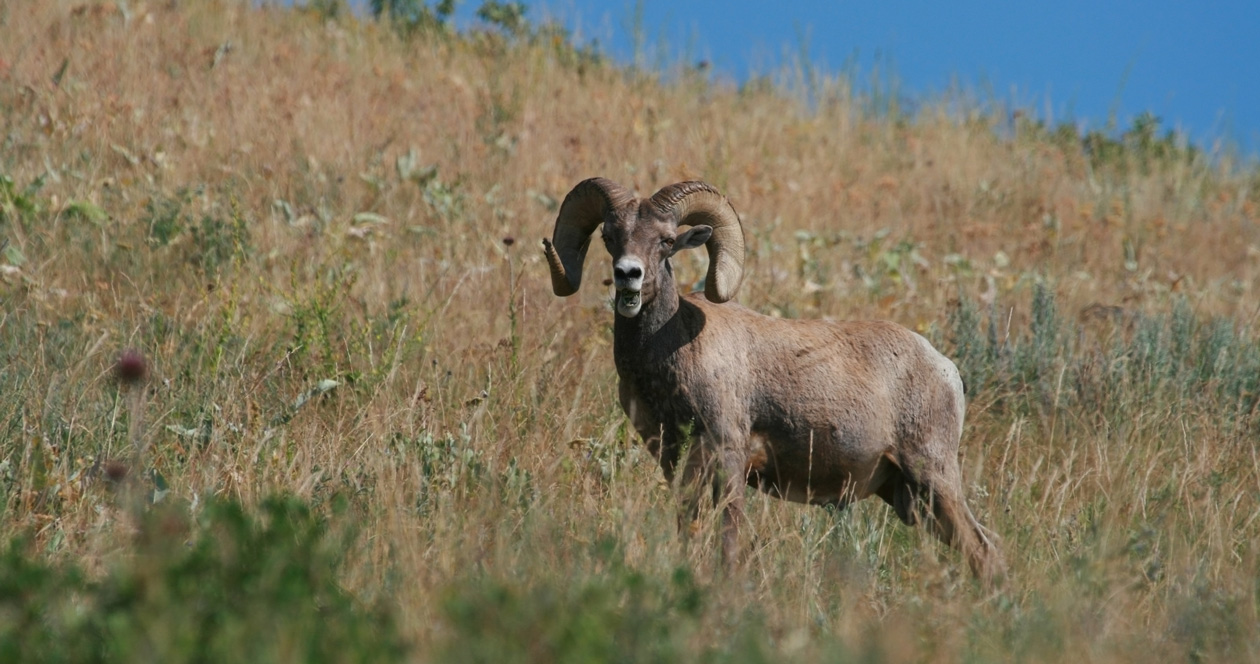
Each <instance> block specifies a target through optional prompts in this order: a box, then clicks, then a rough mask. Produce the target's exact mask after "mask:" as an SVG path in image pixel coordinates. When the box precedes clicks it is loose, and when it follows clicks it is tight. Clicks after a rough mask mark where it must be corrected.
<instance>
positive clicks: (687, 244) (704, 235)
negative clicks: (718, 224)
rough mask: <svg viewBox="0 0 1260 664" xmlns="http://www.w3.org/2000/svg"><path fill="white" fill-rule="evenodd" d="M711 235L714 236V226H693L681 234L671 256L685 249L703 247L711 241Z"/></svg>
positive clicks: (670, 253)
mask: <svg viewBox="0 0 1260 664" xmlns="http://www.w3.org/2000/svg"><path fill="white" fill-rule="evenodd" d="M710 235H713V227H712V226H705V225H704V224H697V225H695V226H692V227H691V228H688V229H687V230H686V231H684V232H682V233H680V234H679V235H678V237H677V238H675V239H674V248H673V249H672V250H670V252H669V255H670V256H673V255H674V254H676V253H678V252H680V251H683V250H685V249H695V248H696V247H703V246H704V243H705V242H708V241H709V236H710Z"/></svg>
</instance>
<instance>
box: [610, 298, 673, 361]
mask: <svg viewBox="0 0 1260 664" xmlns="http://www.w3.org/2000/svg"><path fill="white" fill-rule="evenodd" d="M678 313H679V299H678V289H677V287H676V286H675V285H674V280H673V279H669V278H667V279H661V281H660V282H659V283H658V284H657V288H656V296H655V297H654V298H652V301H651V302H646V303H644V305H643V308H642V309H640V310H639V315H638V316H635V317H633V318H626V317H625V316H622V315H620V314H617V315H616V317H617V319H616V321H615V322H614V323H613V355H614V356H615V358H616V360H617V369H618V371H619V372H621V373H622V375H623V376H624V375H625V373H626V372H625V371H624V370H623V369H626V368H629V367H630V366H631V364H635V365H641V364H642V363H643V362H648V361H659V360H661V359H663V357H662V356H660V354H659V353H657V352H656V349H661V350H663V349H664V347H665V346H668V345H669V344H667V343H664V342H663V341H662V337H666V336H669V335H671V334H676V332H673V331H671V328H673V327H675V326H676V325H678V323H679V321H678Z"/></svg>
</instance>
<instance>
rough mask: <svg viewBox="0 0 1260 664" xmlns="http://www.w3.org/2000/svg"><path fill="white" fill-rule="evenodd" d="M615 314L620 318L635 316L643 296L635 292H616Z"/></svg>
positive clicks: (627, 290)
mask: <svg viewBox="0 0 1260 664" xmlns="http://www.w3.org/2000/svg"><path fill="white" fill-rule="evenodd" d="M616 301H617V313H619V314H621V315H622V316H626V317H630V316H636V315H638V313H639V307H640V306H641V305H642V304H643V296H642V293H640V292H639V291H637V290H629V289H626V290H618V291H617V300H616Z"/></svg>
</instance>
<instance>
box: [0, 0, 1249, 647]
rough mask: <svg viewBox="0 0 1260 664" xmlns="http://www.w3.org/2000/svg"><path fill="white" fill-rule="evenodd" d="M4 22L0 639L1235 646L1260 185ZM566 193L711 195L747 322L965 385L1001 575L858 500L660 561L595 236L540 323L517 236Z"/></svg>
mask: <svg viewBox="0 0 1260 664" xmlns="http://www.w3.org/2000/svg"><path fill="white" fill-rule="evenodd" d="M0 36H3V38H0V141H2V143H0V243H4V248H3V249H2V250H0V350H2V351H3V353H4V355H5V359H4V362H3V363H0V395H3V396H0V431H2V432H3V433H2V434H0V504H3V505H4V511H3V517H0V535H3V536H4V538H5V540H6V541H9V540H12V541H14V542H18V544H14V545H12V546H8V545H6V550H7V551H8V553H7V554H5V555H6V557H5V558H4V559H3V561H0V591H3V590H6V589H7V590H8V591H10V592H8V593H5V592H0V624H3V623H7V624H8V625H11V627H6V626H0V654H3V653H15V654H17V655H23V656H27V657H33V656H34V654H35V653H37V652H42V653H43V654H44V655H45V656H46V657H47V658H49V659H55V658H56V655H55V653H59V652H60V653H62V654H64V655H65V656H67V657H69V658H71V659H77V660H78V661H87V660H88V659H90V658H91V657H104V658H106V659H108V658H111V657H112V658H113V659H121V660H124V661H137V660H138V659H155V660H162V661H171V659H172V658H177V657H188V658H192V657H193V656H194V655H192V654H190V653H194V652H213V653H216V657H217V658H228V659H241V660H249V661H259V660H284V661H289V660H292V659H306V658H307V655H308V654H309V653H312V652H314V653H323V654H322V655H320V658H325V659H335V660H337V661H342V660H346V659H356V658H363V659H368V660H372V661H382V660H383V659H386V658H387V657H388V656H391V655H397V654H400V653H402V655H401V656H402V657H403V658H404V659H410V660H416V661H429V660H436V661H447V660H461V661H462V660H468V661H502V660H503V659H504V658H511V659H515V660H526V661H540V662H543V661H548V662H549V661H559V660H582V661H587V660H605V659H610V658H611V657H612V656H613V655H614V654H615V655H617V656H618V657H619V658H621V659H624V660H626V661H659V660H660V659H696V658H698V657H701V656H707V657H711V658H713V659H717V660H723V661H726V660H735V661H745V660H748V661H761V660H800V661H818V660H832V659H835V660H841V661H847V660H848V659H857V658H863V659H873V660H884V659H888V660H906V659H928V660H964V659H965V660H976V659H985V660H998V661H1009V660H1013V659H1027V660H1054V661H1059V660H1071V659H1076V660H1081V659H1089V660H1093V661H1146V660H1147V659H1148V658H1149V653H1151V652H1160V653H1166V656H1167V658H1168V659H1174V658H1178V659H1179V658H1182V657H1185V658H1189V659H1193V660H1196V661H1200V660H1209V659H1215V660H1239V661H1242V660H1247V659H1255V658H1256V657H1258V656H1260V630H1257V628H1256V625H1257V624H1260V615H1258V613H1260V606H1258V605H1257V598H1260V585H1257V584H1258V582H1257V578H1260V577H1258V575H1257V571H1258V569H1260V567H1258V565H1260V558H1258V554H1260V545H1258V544H1257V543H1258V542H1260V522H1258V520H1257V518H1256V517H1257V516H1258V515H1260V500H1258V498H1260V491H1258V489H1260V487H1258V484H1260V465H1257V461H1256V455H1255V441H1256V440H1257V438H1256V436H1257V433H1258V432H1260V413H1258V412H1257V410H1258V409H1260V345H1258V344H1257V337H1258V336H1260V331H1257V329H1256V321H1257V315H1258V312H1260V226H1258V224H1257V222H1258V220H1260V174H1258V173H1257V172H1256V171H1255V170H1254V168H1250V169H1249V168H1247V167H1244V166H1242V165H1239V164H1234V163H1231V162H1230V160H1229V159H1228V158H1227V157H1223V156H1219V155H1206V154H1203V153H1201V152H1200V151H1198V150H1196V149H1193V148H1191V147H1188V146H1186V145H1185V144H1184V143H1182V142H1181V141H1180V140H1179V139H1177V137H1175V136H1166V135H1164V134H1163V133H1162V131H1161V130H1160V129H1159V128H1158V126H1157V125H1156V124H1154V123H1153V122H1151V121H1150V119H1149V118H1143V119H1142V120H1140V121H1139V122H1138V123H1136V124H1135V125H1134V126H1133V127H1132V128H1131V129H1129V130H1127V131H1126V132H1123V133H1122V134H1117V135H1115V136H1102V135H1098V134H1094V135H1090V136H1079V135H1078V134H1077V133H1076V132H1075V131H1074V130H1071V129H1063V128H1056V127H1044V126H1042V125H1041V124H1040V123H1038V122H1037V121H1035V120H1033V119H1030V118H1029V117H1028V116H1026V115H1024V114H1023V113H1021V112H1019V110H1018V109H993V108H992V107H991V105H989V104H981V103H978V102H975V101H971V100H965V99H942V100H939V101H935V102H931V103H926V104H924V108H923V109H921V110H920V111H918V112H916V113H915V114H914V115H913V116H905V115H901V114H899V113H898V112H897V111H896V109H895V108H888V107H887V106H883V107H881V106H880V105H879V104H877V103H875V102H874V101H873V100H872V99H870V98H867V97H864V96H862V95H860V94H857V93H854V92H853V91H852V90H853V88H852V87H851V86H850V85H849V82H848V81H846V80H845V79H843V78H834V79H832V78H826V77H817V76H812V75H809V76H807V75H805V74H803V73H800V72H792V71H786V72H783V73H782V76H780V77H779V78H778V79H776V80H769V79H767V80H756V81H752V82H749V83H747V84H744V85H740V86H735V85H732V84H728V83H722V82H720V81H714V80H711V79H710V78H709V77H708V76H707V75H706V74H705V73H703V72H699V71H692V70H687V69H679V70H677V71H671V72H641V71H633V70H628V69H625V68H623V67H619V66H616V65H614V64H612V63H609V62H606V61H604V60H602V59H601V58H599V57H598V55H597V54H593V53H591V52H588V51H586V50H583V49H578V48H574V47H573V45H572V44H571V42H570V41H569V40H568V38H567V36H566V35H564V34H563V33H562V32H560V31H557V30H555V29H553V28H547V27H545V26H544V27H539V26H523V27H520V28H519V29H517V30H515V31H512V30H505V29H497V30H487V31H483V32H473V33H469V34H463V35H460V34H453V33H452V32H451V31H449V30H447V29H444V28H441V27H440V26H428V27H424V26H420V27H418V28H417V29H416V30H413V31H410V32H408V31H404V30H398V29H394V27H392V26H391V25H390V24H389V23H388V22H384V23H378V22H374V21H362V20H358V19H355V18H354V17H352V16H347V15H344V14H342V15H334V16H330V15H328V14H323V13H320V12H319V11H314V10H291V9H282V8H274V7H273V8H257V7H255V6H254V5H253V3H251V2H246V1H240V2H237V1H233V0H207V1H205V2H196V3H174V2H148V3H117V4H115V3H93V2H89V3H79V2H65V1H60V0H54V1H50V2H8V3H4V4H2V5H0ZM593 175H603V176H606V177H609V178H611V179H614V180H617V181H619V182H622V183H624V184H626V185H627V186H630V187H632V188H634V189H636V190H637V191H638V192H640V193H644V194H647V193H651V192H653V191H655V190H656V189H657V188H659V187H660V186H662V185H665V184H668V183H671V182H675V181H678V180H683V179H693V178H698V179H704V180H707V181H709V182H711V183H713V184H714V185H716V186H717V187H718V188H720V189H721V190H722V191H723V192H725V193H726V194H727V195H728V196H729V197H730V199H731V200H732V202H733V204H734V206H735V207H736V209H737V210H738V211H739V212H740V214H741V216H742V218H743V223H744V226H745V234H746V237H747V239H748V256H747V259H746V261H747V262H746V266H747V274H746V277H745V281H744V286H743V288H742V290H741V292H740V294H739V296H738V300H739V301H740V302H742V303H743V304H745V305H746V306H748V307H751V308H753V309H756V310H758V311H762V312H764V313H769V314H772V315H778V316H784V317H810V318H822V317H829V318H837V319H839V318H886V319H890V320H894V321H896V322H899V323H901V324H904V325H906V326H908V327H911V328H913V329H916V330H918V331H920V332H922V333H924V334H925V335H927V336H928V337H929V338H930V339H932V340H933V341H934V342H936V343H937V345H938V347H940V348H941V349H942V351H943V352H945V353H946V354H947V355H950V356H951V357H952V358H954V359H955V361H956V362H957V363H958V364H959V366H960V369H961V370H962V371H963V373H964V376H965V377H966V379H967V382H968V384H969V386H970V388H971V393H970V394H969V398H970V400H971V402H970V406H969V415H968V417H969V419H968V425H967V429H966V432H965V434H964V441H963V450H964V451H963V454H964V472H965V473H966V476H967V481H968V483H969V488H970V492H971V495H969V497H968V500H969V502H970V503H971V505H972V507H973V509H975V510H976V511H977V512H978V516H979V517H980V518H981V520H982V521H983V522H985V523H986V524H987V525H989V526H990V527H991V528H993V529H994V530H995V531H997V532H998V533H999V534H1000V535H1001V536H1002V538H1003V547H1004V549H1005V551H1006V553H1007V557H1008V562H1009V563H1010V566H1011V573H1012V575H1011V579H1010V581H1009V582H1008V584H1007V586H1006V587H1005V588H1004V589H1002V590H1001V591H997V592H993V593H986V592H984V591H983V590H982V589H980V588H979V587H977V586H976V585H975V584H974V583H973V582H972V581H971V580H970V579H969V578H968V576H967V574H966V569H965V565H964V564H963V563H962V562H961V561H960V560H959V559H958V558H957V557H956V556H955V555H954V554H953V553H952V552H949V551H947V550H945V549H942V548H941V547H939V546H938V545H937V544H936V543H935V542H934V541H933V540H931V538H929V537H928V536H926V535H924V534H923V533H922V532H921V531H919V530H911V529H909V528H906V527H904V526H902V525H901V524H900V523H899V522H898V521H897V519H896V517H895V515H894V514H893V513H892V512H891V510H889V509H887V508H886V507H885V506H884V505H883V504H880V503H877V502H876V501H867V502H865V503H862V504H860V505H857V506H855V507H853V508H850V510H848V511H847V512H843V513H835V512H831V511H826V510H822V509H816V508H812V509H811V508H805V507H801V506H797V505H789V504H785V503H781V502H776V501H773V500H771V499H768V498H765V497H762V496H754V495H752V494H750V495H749V513H750V519H749V521H750V526H751V528H750V532H749V533H746V535H745V540H746V544H747V546H748V550H749V552H750V553H749V559H748V561H747V563H746V564H745V567H744V569H743V570H742V573H741V574H740V576H739V577H738V578H724V577H723V575H722V574H721V572H720V571H719V570H718V569H717V565H716V560H715V559H714V558H713V556H712V555H711V553H712V550H713V547H712V546H711V545H712V544H713V542H714V541H715V540H714V532H715V530H714V528H712V527H708V528H701V529H700V532H699V534H698V535H697V538H698V540H699V541H698V542H697V543H696V544H695V545H693V546H690V547H688V546H687V545H685V544H684V542H683V541H682V540H680V538H679V537H678V535H677V533H676V528H675V523H674V507H673V506H674V498H673V496H672V495H671V492H670V487H669V486H667V485H666V484H665V483H664V482H663V481H662V480H661V479H660V471H659V469H657V468H656V467H655V463H654V461H653V460H652V459H651V458H650V457H649V456H648V454H647V453H646V451H644V450H642V449H641V448H640V447H639V446H638V444H637V442H636V441H635V439H634V437H633V435H632V433H631V432H630V429H629V427H628V426H627V422H626V420H625V417H624V415H623V414H622V413H621V411H620V408H619V407H618V406H617V399H616V374H615V370H614V368H613V363H612V351H611V345H610V342H611V321H612V316H613V314H612V312H611V310H610V309H609V307H608V305H607V297H608V293H607V292H606V289H603V288H602V287H600V286H599V284H598V281H597V278H598V275H600V274H601V273H602V272H601V271H602V270H605V269H607V268H606V266H605V264H604V263H602V262H600V263H597V260H598V261H602V260H603V256H602V252H598V251H596V252H592V254H595V255H596V257H593V258H590V259H589V262H588V273H589V274H590V275H594V276H592V277H588V283H587V285H586V288H584V289H582V292H581V293H580V294H579V295H578V296H575V297H572V298H568V299H565V300H561V299H558V298H555V297H554V296H553V295H552V294H551V291H550V287H549V280H548V277H547V274H546V266H545V264H544V263H543V261H542V256H541V251H540V250H539V241H540V239H541V238H542V237H545V236H550V233H551V227H552V224H553V223H554V220H555V213H556V208H557V205H558V201H560V200H562V199H563V197H564V195H565V194H566V193H567V192H568V191H569V189H570V188H571V187H572V186H573V185H574V184H576V183H577V182H578V181H580V180H581V179H584V178H586V177H590V176H593ZM680 258H681V260H680V261H678V265H677V269H678V274H679V278H680V280H681V281H682V282H683V283H687V284H694V283H696V281H697V280H698V279H700V278H701V277H702V276H703V274H704V272H703V270H704V267H705V258H704V255H703V252H689V253H688V254H680ZM124 349H135V350H136V351H138V353H139V354H140V355H141V356H142V357H143V358H144V372H143V373H145V376H144V377H143V378H142V379H140V380H139V381H137V382H132V383H129V382H128V378H127V376H126V375H123V376H121V377H120V376H119V373H118V370H117V368H116V367H115V362H116V360H117V358H119V356H120V353H122V352H123V350H124ZM133 360H134V358H133ZM124 373H125V372H124ZM137 449H139V450H142V452H141V453H139V454H137V452H136V450H137ZM138 466H139V467H138ZM142 494H143V495H142ZM275 496H285V497H286V498H283V499H273V498H272V497H275ZM132 498H134V500H132ZM154 500H156V501H157V502H156V504H154ZM295 515H296V516H295ZM286 519H288V521H286ZM710 521H712V519H710ZM290 522H292V523H293V524H296V525H293V526H291V527H290V526H283V527H282V525H283V524H285V523H290ZM277 524H281V525H277ZM709 525H710V526H711V525H712V524H711V523H710V524H709ZM285 528H290V529H289V530H286V529H285ZM304 529H305V530H304ZM238 540H239V542H240V544H239V546H237V545H234V544H232V542H237V541H238ZM185 544H187V545H186V546H185ZM190 552H191V553H190ZM189 556H192V557H191V558H190V557H189ZM250 564H255V565H256V567H249V565H250ZM301 564H306V565H307V566H306V567H300V565H301ZM291 565H299V567H298V568H295V569H296V571H294V569H291V568H290V567H289V566H291ZM40 570H42V571H40ZM251 570H252V571H251ZM41 575H43V576H41ZM59 575H60V576H59ZM293 579H300V580H301V581H293ZM24 584H25V585H24ZM41 584H42V585H41ZM234 584H237V585H234ZM294 584H296V585H294ZM238 586H239V587H238ZM206 587H213V588H217V589H221V590H212V591H207V590H205V588H206ZM19 589H22V590H20V592H19ZM273 591H274V592H273ZM206 592H210V593H211V594H210V595H206V594H204V593H206ZM216 593H217V594H216ZM304 593H305V594H304ZM6 594H7V595H8V598H6V597H5V595H6ZM120 598H121V599H120ZM76 602H78V604H75V603H76ZM76 606H77V607H78V608H75V607H76ZM316 606H318V607H319V608H318V609H316V608H313V607H316ZM111 612H112V613H111ZM232 616H235V617H232ZM19 617H23V618H22V619H21V620H19V619H18V618H19ZM330 624H338V625H345V627H344V628H339V629H331V628H329V627H327V626H328V625H330ZM360 628H361V630H360ZM216 630H217V631H216ZM251 630H252V631H251ZM356 630H360V631H356ZM34 635H39V636H38V638H36V636H34ZM395 636H396V637H397V638H396V640H395ZM321 639H322V640H321ZM98 643H104V644H113V645H108V646H101V647H100V648H96V646H95V645H94V644H98ZM396 643H397V644H398V648H399V649H401V650H399V649H394V645H395V644H396ZM22 644H26V645H22ZM36 644H43V645H42V646H37V645H36ZM76 644H77V645H76ZM250 644H254V645H250ZM37 647H38V648H43V650H30V649H33V648H37ZM76 647H82V648H87V649H88V650H87V651H83V652H78V651H73V650H68V649H72V648H76ZM23 648H27V649H28V650H23ZM59 648H60V649H62V650H58V649H59ZM372 648H381V649H383V650H381V651H377V650H373V649H372ZM304 649H307V650H304ZM86 652H90V653H91V655H90V657H89V655H88V654H84V653H86ZM76 653H77V654H76ZM102 653H106V654H102ZM141 653H147V655H142V654H141ZM311 656H312V657H314V655H311ZM0 659H8V658H7V657H3V656H0Z"/></svg>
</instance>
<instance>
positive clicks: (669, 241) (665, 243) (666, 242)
mask: <svg viewBox="0 0 1260 664" xmlns="http://www.w3.org/2000/svg"><path fill="white" fill-rule="evenodd" d="M661 246H662V247H672V246H674V238H672V237H663V238H661Z"/></svg>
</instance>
